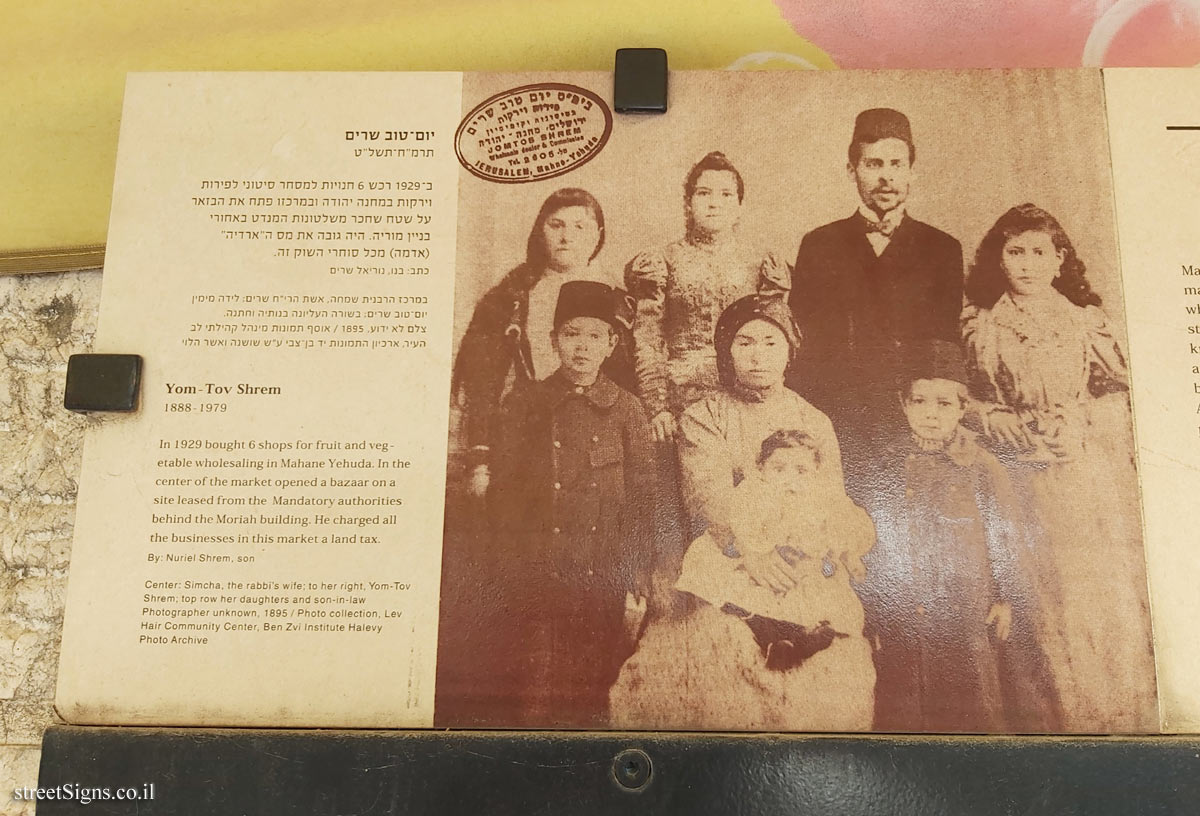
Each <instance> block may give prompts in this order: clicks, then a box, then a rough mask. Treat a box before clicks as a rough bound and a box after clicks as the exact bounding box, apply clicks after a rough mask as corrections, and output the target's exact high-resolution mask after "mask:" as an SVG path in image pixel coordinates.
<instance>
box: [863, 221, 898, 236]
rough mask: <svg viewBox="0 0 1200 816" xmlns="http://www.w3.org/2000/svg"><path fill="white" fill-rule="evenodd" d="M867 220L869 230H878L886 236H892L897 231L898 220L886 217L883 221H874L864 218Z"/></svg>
mask: <svg viewBox="0 0 1200 816" xmlns="http://www.w3.org/2000/svg"><path fill="white" fill-rule="evenodd" d="M863 220H864V221H866V222H867V232H878V233H879V234H880V235H882V236H883V237H884V238H891V237H892V233H893V232H895V231H896V226H897V225H898V223H899V222H898V221H892V220H890V219H884V220H882V221H872V220H870V219H868V218H863Z"/></svg>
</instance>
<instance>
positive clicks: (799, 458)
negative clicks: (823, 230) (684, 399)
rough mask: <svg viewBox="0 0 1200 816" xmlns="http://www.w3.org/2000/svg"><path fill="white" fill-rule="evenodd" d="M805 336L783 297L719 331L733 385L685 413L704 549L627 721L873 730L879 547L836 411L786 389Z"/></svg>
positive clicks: (652, 629) (658, 626) (756, 301)
mask: <svg viewBox="0 0 1200 816" xmlns="http://www.w3.org/2000/svg"><path fill="white" fill-rule="evenodd" d="M798 344H799V335H798V332H797V330H796V328H795V324H794V322H793V321H792V317H791V313H790V312H789V310H788V308H787V305H786V304H785V303H784V301H783V299H782V298H780V297H777V296H766V295H750V296H747V297H743V298H741V299H739V300H737V301H735V302H734V303H733V304H732V305H730V306H729V307H728V308H727V309H725V311H724V312H722V314H721V317H720V319H719V320H718V322H717V327H716V331H715V336H714V347H715V350H716V355H717V361H716V362H717V372H718V377H719V381H720V388H719V390H718V391H717V392H716V393H715V394H713V395H712V396H710V397H708V398H706V399H703V400H700V401H699V402H696V403H695V404H693V405H692V406H691V407H689V408H688V409H687V410H686V411H684V413H683V415H682V417H681V418H680V422H679V457H680V466H681V467H680V469H681V472H682V477H683V493H684V505H685V509H686V511H687V514H688V519H689V523H690V525H691V540H692V544H691V545H690V547H689V548H688V551H687V553H686V555H685V557H684V563H683V568H682V571H681V574H680V577H679V580H678V582H677V583H676V585H675V588H676V590H677V591H678V592H680V593H682V594H683V595H685V596H686V598H687V599H688V601H689V603H688V604H687V605H686V612H684V613H683V614H680V615H675V616H670V617H663V618H659V619H656V620H655V621H653V622H652V623H651V624H650V625H649V626H648V627H647V629H646V631H645V632H644V633H643V635H642V638H641V640H640V642H639V644H638V647H637V651H636V652H635V653H634V655H633V656H632V657H630V658H629V660H627V661H626V663H625V665H624V666H623V667H622V669H621V673H620V677H619V678H618V680H617V683H616V684H615V685H614V687H613V689H612V692H611V695H610V711H611V716H612V726H613V727H615V728H622V727H629V728H651V729H703V730H768V731H770V730H785V731H792V730H810V731H811V730H816V731H824V730H831V731H839V730H865V729H868V728H870V725H871V717H872V711H873V705H874V685H875V671H874V667H873V664H872V659H871V650H870V646H869V644H868V643H867V641H866V639H865V638H864V636H863V631H862V629H863V611H862V605H861V603H860V602H859V600H858V597H857V595H856V594H855V592H854V588H853V587H854V585H855V584H856V583H857V582H858V581H859V580H861V578H862V576H863V566H862V556H863V555H865V554H866V552H867V551H868V550H870V548H871V547H872V545H873V544H874V541H875V532H874V528H873V526H872V524H871V521H870V518H869V517H868V516H867V514H866V513H865V512H864V511H863V510H862V509H861V508H859V507H857V506H856V505H854V504H853V503H852V502H851V501H850V500H849V498H847V497H846V493H845V487H844V482H843V475H842V462H841V454H840V451H839V449H838V443H837V437H836V436H835V434H834V431H833V426H832V424H831V423H830V421H829V419H828V417H826V416H825V415H824V414H823V413H821V412H820V411H819V410H817V409H816V408H814V407H813V406H812V405H810V404H809V403H808V402H806V401H805V400H804V399H803V398H802V397H801V396H800V395H799V394H797V393H795V392H794V391H792V390H790V389H788V388H787V387H786V386H785V385H784V375H785V372H786V371H787V368H788V365H789V363H790V362H791V360H792V359H793V357H794V356H795V353H796V349H797V346H798Z"/></svg>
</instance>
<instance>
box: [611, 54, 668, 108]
mask: <svg viewBox="0 0 1200 816" xmlns="http://www.w3.org/2000/svg"><path fill="white" fill-rule="evenodd" d="M613 110H615V111H616V112H617V113H666V112H667V52H666V51H664V50H663V49H661V48H618V49H617V59H616V67H615V69H614V71H613Z"/></svg>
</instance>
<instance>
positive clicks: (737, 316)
mask: <svg viewBox="0 0 1200 816" xmlns="http://www.w3.org/2000/svg"><path fill="white" fill-rule="evenodd" d="M752 320H765V321H767V322H768V323H771V324H772V325H774V326H777V327H778V328H779V330H780V331H781V332H783V336H784V337H785V338H787V341H788V345H789V346H790V347H791V351H790V353H789V354H788V360H789V362H790V361H791V360H793V359H795V357H796V351H797V349H799V347H800V329H799V328H797V327H796V321H795V320H794V319H793V318H792V310H791V309H789V308H788V305H787V302H786V301H785V300H784V299H783V298H782V297H781V296H779V295H747V296H746V297H744V298H739V299H738V300H735V301H734V302H733V303H731V304H729V307H728V308H726V309H725V311H723V312H721V317H720V319H719V320H717V330H716V332H715V333H714V334H713V346H714V348H715V349H716V352H717V377H718V378H719V379H720V381H721V385H723V386H725V387H726V388H733V387H734V386H735V385H736V384H737V377H736V375H735V374H734V371H733V352H732V351H731V349H732V347H733V338H734V337H735V336H736V335H737V333H738V331H739V330H740V329H741V328H742V326H745V325H746V324H747V323H749V322H750V321H752Z"/></svg>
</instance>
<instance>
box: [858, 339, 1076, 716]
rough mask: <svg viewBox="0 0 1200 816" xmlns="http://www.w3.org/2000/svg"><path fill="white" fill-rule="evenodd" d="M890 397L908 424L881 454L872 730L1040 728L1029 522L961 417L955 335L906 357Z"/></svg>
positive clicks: (870, 601)
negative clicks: (884, 484)
mask: <svg viewBox="0 0 1200 816" xmlns="http://www.w3.org/2000/svg"><path fill="white" fill-rule="evenodd" d="M908 370H909V371H910V372H911V380H910V381H909V382H907V384H905V385H904V386H903V387H902V390H901V392H900V394H899V400H900V405H901V408H902V411H903V414H904V416H905V418H906V419H907V422H908V428H909V433H910V436H909V438H908V439H907V440H905V441H897V442H896V443H895V444H894V445H893V446H891V447H890V448H889V449H886V450H885V451H884V452H883V453H884V462H885V467H890V469H891V474H890V479H889V480H888V482H889V483H890V484H891V486H892V489H891V491H890V492H889V493H888V494H887V495H886V497H884V496H880V497H878V498H883V499H884V501H880V502H877V503H876V504H875V507H874V509H873V515H874V516H875V522H876V530H877V533H878V536H879V541H878V544H877V546H876V548H875V550H874V551H873V552H872V554H871V555H870V556H868V563H869V567H868V571H867V575H868V585H867V587H865V589H864V593H863V594H864V601H865V605H866V606H867V609H868V633H869V634H870V635H872V636H873V637H874V638H875V640H876V653H875V662H876V673H877V686H876V695H875V723H874V728H875V730H881V731H913V730H916V731H933V732H947V731H950V732H954V731H959V732H963V731H970V732H984V733H997V732H1004V731H1050V732H1053V731H1054V730H1055V729H1056V728H1058V727H1060V726H1061V711H1060V707H1059V703H1058V697H1057V693H1056V692H1055V690H1054V685H1053V681H1052V679H1051V677H1050V674H1049V671H1048V668H1047V664H1046V659H1045V655H1044V654H1043V652H1042V650H1041V648H1040V647H1039V646H1038V643H1037V637H1036V632H1035V624H1036V619H1037V615H1036V605H1035V603H1034V597H1035V588H1034V587H1035V581H1036V576H1034V575H1031V574H1030V566H1029V563H1028V562H1029V559H1028V558H1026V557H1025V556H1024V554H1023V552H1024V551H1025V550H1026V548H1027V547H1028V546H1029V545H1030V542H1031V537H1030V536H1031V533H1032V531H1033V527H1032V525H1031V523H1030V521H1031V520H1030V518H1029V514H1028V502H1021V501H1020V500H1019V498H1018V496H1017V494H1016V492H1015V491H1014V488H1013V484H1012V482H1011V480H1010V479H1009V475H1008V471H1007V470H1006V469H1005V467H1004V465H1002V464H1001V463H1000V461H999V460H998V459H997V458H996V457H995V456H994V455H993V454H992V453H991V452H990V451H988V450H987V449H986V448H984V447H983V445H982V444H981V443H980V441H979V438H978V437H977V436H976V434H975V433H974V432H972V431H970V430H968V429H967V428H965V427H963V425H961V424H960V423H961V421H962V419H963V417H964V415H965V414H966V412H967V407H968V397H967V386H966V370H965V366H964V363H963V358H962V351H961V349H960V348H959V347H958V345H956V344H954V343H948V342H944V341H933V342H932V343H929V344H927V345H926V346H924V347H922V348H921V349H919V350H917V351H916V353H914V354H913V355H912V359H910V361H909V364H908Z"/></svg>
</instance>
